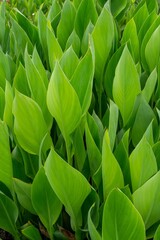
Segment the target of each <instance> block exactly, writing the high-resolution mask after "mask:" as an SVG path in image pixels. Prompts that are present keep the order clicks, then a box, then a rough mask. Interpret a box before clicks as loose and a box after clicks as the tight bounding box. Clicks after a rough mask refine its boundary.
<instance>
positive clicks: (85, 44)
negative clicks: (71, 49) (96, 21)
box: [81, 21, 94, 55]
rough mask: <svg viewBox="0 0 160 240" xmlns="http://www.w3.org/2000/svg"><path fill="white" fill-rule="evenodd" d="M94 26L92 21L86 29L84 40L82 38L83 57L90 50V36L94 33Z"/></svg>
mask: <svg viewBox="0 0 160 240" xmlns="http://www.w3.org/2000/svg"><path fill="white" fill-rule="evenodd" d="M93 29H94V25H93V24H92V22H91V21H90V22H89V23H88V26H87V27H86V30H85V31H84V34H83V38H82V43H81V52H82V55H85V54H86V52H87V50H88V48H89V44H90V43H89V40H90V35H91V33H92V32H93Z"/></svg>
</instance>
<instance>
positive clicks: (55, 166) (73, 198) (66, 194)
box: [45, 149, 91, 230]
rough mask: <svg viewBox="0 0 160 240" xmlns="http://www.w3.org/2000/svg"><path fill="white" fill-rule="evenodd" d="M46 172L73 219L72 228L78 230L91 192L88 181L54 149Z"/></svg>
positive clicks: (46, 166)
mask: <svg viewBox="0 0 160 240" xmlns="http://www.w3.org/2000/svg"><path fill="white" fill-rule="evenodd" d="M45 171H46V175H47V178H48V180H49V182H50V184H51V187H52V188H53V190H54V192H55V193H56V195H57V196H58V198H59V199H60V200H61V202H62V203H63V204H64V206H65V208H66V211H67V212H68V214H69V215H70V217H71V223H72V228H73V229H74V230H77V229H78V228H79V227H80V226H81V225H82V218H81V217H82V216H81V211H80V210H81V206H82V204H83V202H84V200H85V199H86V197H87V196H88V194H89V193H90V191H91V188H90V185H89V183H88V181H87V180H86V178H85V177H84V176H83V175H82V174H81V173H80V172H79V171H77V170H76V169H74V168H73V167H71V166H70V165H69V164H68V163H66V162H65V161H64V160H63V159H62V158H61V157H60V156H59V155H58V154H57V153H56V152H55V151H54V150H53V149H51V151H50V154H49V156H48V158H47V160H46V163H45ZM73 179H74V181H73Z"/></svg>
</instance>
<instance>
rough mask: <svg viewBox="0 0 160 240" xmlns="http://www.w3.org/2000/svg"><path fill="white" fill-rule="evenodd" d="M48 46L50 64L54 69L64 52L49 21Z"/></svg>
mask: <svg viewBox="0 0 160 240" xmlns="http://www.w3.org/2000/svg"><path fill="white" fill-rule="evenodd" d="M47 46H48V57H49V65H50V68H51V70H52V71H53V69H54V67H55V63H56V61H57V60H60V59H61V57H62V53H63V52H62V49H61V47H60V45H59V43H58V40H57V39H56V37H55V35H54V32H53V31H52V29H51V26H50V25H49V23H48V27H47Z"/></svg>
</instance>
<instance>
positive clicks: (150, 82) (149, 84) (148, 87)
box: [142, 69, 157, 103]
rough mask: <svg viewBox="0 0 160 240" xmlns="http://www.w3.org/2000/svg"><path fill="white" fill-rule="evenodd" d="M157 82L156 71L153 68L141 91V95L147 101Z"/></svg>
mask: <svg viewBox="0 0 160 240" xmlns="http://www.w3.org/2000/svg"><path fill="white" fill-rule="evenodd" d="M156 83H157V71H156V69H154V70H153V71H152V72H151V74H150V75H149V77H148V79H147V81H146V84H145V87H144V89H143V91H142V95H143V96H144V98H145V99H146V101H147V103H149V101H150V99H151V96H152V94H153V92H154V89H155V86H156Z"/></svg>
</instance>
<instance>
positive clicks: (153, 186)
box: [133, 172, 160, 229]
mask: <svg viewBox="0 0 160 240" xmlns="http://www.w3.org/2000/svg"><path fill="white" fill-rule="evenodd" d="M159 184H160V172H158V173H157V174H156V175H154V176H153V177H152V178H150V179H149V180H148V181H147V182H146V183H145V184H144V185H142V186H141V187H140V188H138V189H137V190H136V191H135V192H134V193H133V202H134V205H135V207H136V208H137V209H138V211H139V212H140V214H141V215H142V218H143V220H144V223H145V226H146V229H148V228H149V227H151V226H152V225H153V224H154V223H156V222H157V221H158V220H160V208H159V203H160V192H159Z"/></svg>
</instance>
